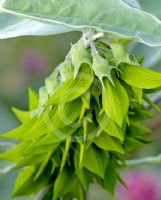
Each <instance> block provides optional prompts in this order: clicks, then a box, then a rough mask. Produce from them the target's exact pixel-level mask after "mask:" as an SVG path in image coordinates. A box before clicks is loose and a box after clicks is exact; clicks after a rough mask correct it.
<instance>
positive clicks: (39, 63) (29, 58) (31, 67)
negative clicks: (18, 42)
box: [21, 50, 48, 75]
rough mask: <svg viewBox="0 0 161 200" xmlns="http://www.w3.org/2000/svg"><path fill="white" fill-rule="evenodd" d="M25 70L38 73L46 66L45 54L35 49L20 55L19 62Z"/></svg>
mask: <svg viewBox="0 0 161 200" xmlns="http://www.w3.org/2000/svg"><path fill="white" fill-rule="evenodd" d="M21 65H22V66H23V68H24V70H25V71H26V72H28V73H29V74H33V75H36V74H40V73H42V72H43V71H44V70H45V68H46V67H48V62H47V58H46V57H45V55H43V54H40V53H39V52H37V51H34V50H30V51H26V52H25V53H24V55H23V56H22V64H21Z"/></svg>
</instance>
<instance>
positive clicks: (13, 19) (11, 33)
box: [0, 12, 73, 39]
mask: <svg viewBox="0 0 161 200" xmlns="http://www.w3.org/2000/svg"><path fill="white" fill-rule="evenodd" d="M72 30H73V29H72V28H70V27H67V26H64V25H58V24H55V25H54V24H52V25H51V24H46V23H42V22H39V21H35V20H31V19H27V18H26V17H24V16H17V15H14V14H11V13H5V12H1V13H0V39H6V38H12V37H18V36H24V35H40V36H42V35H53V34H59V33H65V32H69V31H72Z"/></svg>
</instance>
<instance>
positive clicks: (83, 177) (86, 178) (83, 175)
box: [74, 153, 93, 190]
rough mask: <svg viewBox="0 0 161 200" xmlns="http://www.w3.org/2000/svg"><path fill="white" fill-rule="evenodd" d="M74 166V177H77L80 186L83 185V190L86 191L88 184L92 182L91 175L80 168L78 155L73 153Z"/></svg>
mask: <svg viewBox="0 0 161 200" xmlns="http://www.w3.org/2000/svg"><path fill="white" fill-rule="evenodd" d="M74 166H75V173H76V175H77V176H78V178H79V180H80V182H81V184H82V185H83V187H84V189H85V190H87V188H88V186H89V184H90V183H91V181H92V178H93V175H92V173H91V172H90V171H88V170H87V169H86V168H84V167H80V165H79V155H78V153H75V155H74Z"/></svg>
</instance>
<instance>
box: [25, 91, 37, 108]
mask: <svg viewBox="0 0 161 200" xmlns="http://www.w3.org/2000/svg"><path fill="white" fill-rule="evenodd" d="M28 96H29V110H30V111H32V110H34V109H36V108H37V107H38V101H39V100H38V94H37V93H36V92H35V91H34V90H32V89H31V88H29V89H28Z"/></svg>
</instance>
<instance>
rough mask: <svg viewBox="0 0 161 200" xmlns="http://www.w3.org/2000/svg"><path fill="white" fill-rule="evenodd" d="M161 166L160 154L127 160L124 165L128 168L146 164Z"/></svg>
mask: <svg viewBox="0 0 161 200" xmlns="http://www.w3.org/2000/svg"><path fill="white" fill-rule="evenodd" d="M159 163H160V164H161V154H159V155H157V156H151V157H145V158H140V159H134V160H127V161H126V164H127V166H128V167H131V166H136V165H146V164H152V165H153V164H159Z"/></svg>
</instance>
